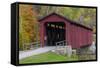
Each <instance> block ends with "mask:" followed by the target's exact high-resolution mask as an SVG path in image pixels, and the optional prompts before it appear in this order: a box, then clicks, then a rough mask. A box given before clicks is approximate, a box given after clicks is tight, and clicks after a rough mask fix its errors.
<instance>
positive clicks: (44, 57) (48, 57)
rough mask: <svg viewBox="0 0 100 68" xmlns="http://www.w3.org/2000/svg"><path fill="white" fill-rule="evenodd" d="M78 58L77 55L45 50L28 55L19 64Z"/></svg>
mask: <svg viewBox="0 0 100 68" xmlns="http://www.w3.org/2000/svg"><path fill="white" fill-rule="evenodd" d="M75 60H78V57H77V56H71V57H67V56H64V55H58V54H55V53H53V52H47V53H43V54H39V55H34V56H30V57H27V58H24V59H22V60H20V61H19V63H20V64H27V63H43V62H60V61H75Z"/></svg>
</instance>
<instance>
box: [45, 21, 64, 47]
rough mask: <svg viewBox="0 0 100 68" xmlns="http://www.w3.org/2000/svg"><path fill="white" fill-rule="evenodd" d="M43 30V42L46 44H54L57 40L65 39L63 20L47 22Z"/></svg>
mask: <svg viewBox="0 0 100 68" xmlns="http://www.w3.org/2000/svg"><path fill="white" fill-rule="evenodd" d="M45 30H46V31H45V32H46V35H45V43H46V45H47V46H55V45H56V43H57V42H60V41H64V40H65V33H66V32H65V31H66V30H65V24H64V22H47V23H46V24H45Z"/></svg>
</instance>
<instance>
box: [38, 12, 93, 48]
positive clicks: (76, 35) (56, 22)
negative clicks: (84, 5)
mask: <svg viewBox="0 0 100 68" xmlns="http://www.w3.org/2000/svg"><path fill="white" fill-rule="evenodd" d="M39 22H40V42H41V46H42V47H43V46H55V43H56V42H59V41H63V40H65V42H66V43H67V45H71V46H72V48H81V47H84V46H89V45H91V44H92V29H90V28H88V27H86V26H83V25H81V24H78V23H76V22H73V21H71V20H69V19H67V18H65V17H63V16H61V15H58V14H56V13H52V14H50V15H48V16H46V17H44V18H42V19H40V20H39Z"/></svg>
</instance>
